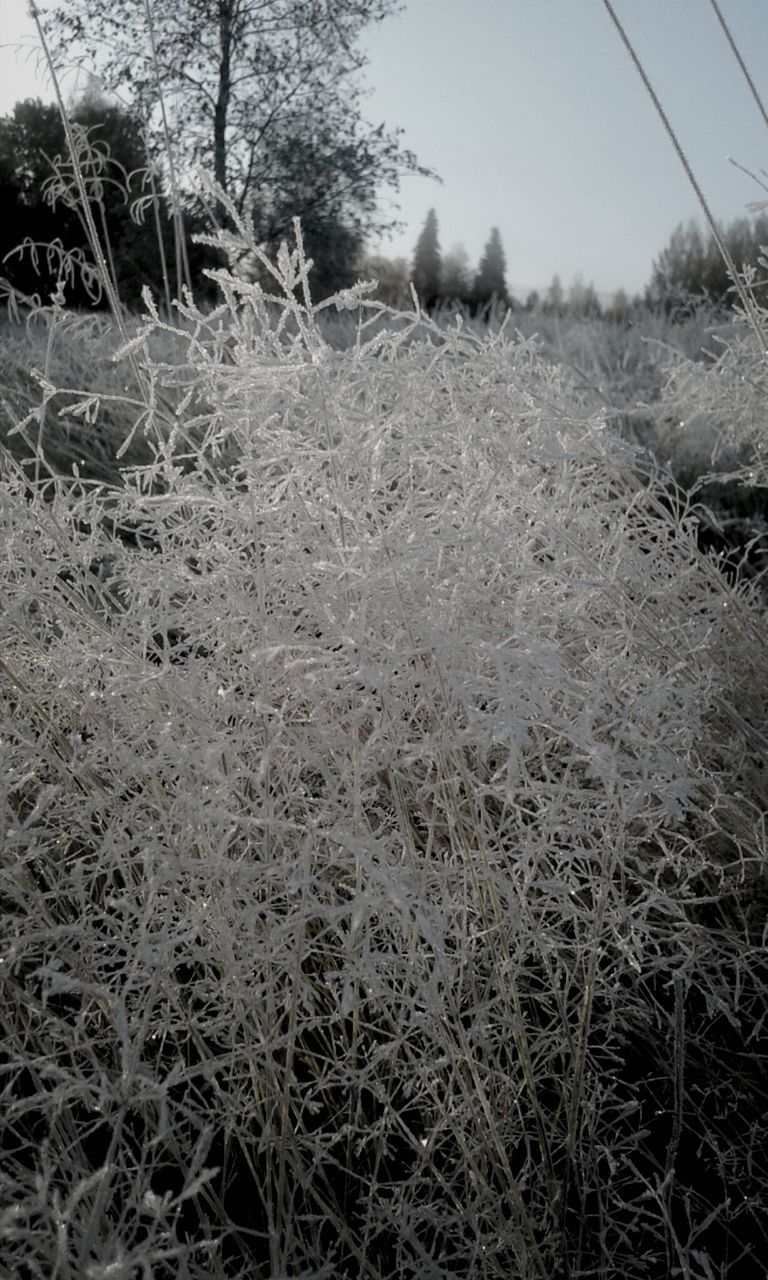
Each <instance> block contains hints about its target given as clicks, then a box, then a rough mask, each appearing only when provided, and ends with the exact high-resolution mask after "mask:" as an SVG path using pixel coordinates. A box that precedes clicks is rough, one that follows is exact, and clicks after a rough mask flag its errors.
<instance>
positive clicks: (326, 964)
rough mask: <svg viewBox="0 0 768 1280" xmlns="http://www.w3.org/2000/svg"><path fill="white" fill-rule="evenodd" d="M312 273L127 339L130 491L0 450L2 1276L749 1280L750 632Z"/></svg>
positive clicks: (545, 407)
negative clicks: (691, 1176) (337, 335)
mask: <svg viewBox="0 0 768 1280" xmlns="http://www.w3.org/2000/svg"><path fill="white" fill-rule="evenodd" d="M241 234H242V235H245V234H246V232H245V228H241ZM229 244H230V248H232V247H233V242H232V241H231V240H230V242H229ZM222 247H226V245H223V246H222ZM238 249H242V250H243V252H251V253H253V254H258V246H257V245H253V244H247V243H246V244H245V245H244V246H238ZM265 265H268V264H265ZM308 271H309V264H308V263H307V262H306V261H305V259H304V257H303V254H302V251H301V243H300V240H299V242H298V245H297V248H296V250H294V251H292V252H289V250H288V249H287V248H284V249H283V251H282V253H281V255H280V258H279V261H278V264H277V267H275V268H274V273H275V277H276V282H277V283H279V285H280V286H281V288H282V291H283V302H282V304H281V306H280V307H279V309H278V312H277V315H275V313H274V303H273V302H269V301H268V300H267V299H266V298H265V296H264V294H263V292H262V291H261V289H260V288H259V287H258V286H256V285H253V284H249V283H248V282H246V281H244V280H242V279H238V278H236V277H235V276H234V275H231V274H230V273H228V272H226V271H223V270H222V271H220V272H219V273H218V281H219V285H220V288H221V296H222V302H221V306H220V307H219V308H218V309H215V310H214V311H213V312H212V313H210V314H203V313H202V312H201V311H199V310H198V309H197V308H196V306H195V304H194V302H193V300H192V299H191V298H190V297H187V298H186V299H185V300H184V301H183V302H182V303H181V304H180V305H179V307H178V316H179V319H178V323H177V324H175V325H172V324H170V323H169V321H167V320H166V319H163V318H161V316H160V315H159V313H158V312H157V311H156V310H154V308H153V306H152V304H151V300H150V299H149V298H148V299H147V303H148V311H147V315H146V318H145V321H144V323H143V324H142V325H141V326H140V327H139V329H138V330H137V331H136V332H135V333H134V334H133V335H132V337H131V341H130V344H129V346H128V347H124V349H123V355H122V359H123V360H128V358H129V356H130V359H131V360H132V361H133V367H134V368H136V369H138V372H139V376H140V380H141V383H142V385H143V386H144V388H145V389H146V390H147V397H146V400H145V401H144V402H143V404H142V405H138V406H136V409H135V421H134V423H133V424H132V425H131V427H130V429H129V431H128V433H127V439H131V438H133V439H140V440H141V441H142V448H143V449H144V450H145V451H146V454H147V457H146V458H145V459H143V460H141V461H139V462H136V463H132V464H131V465H127V466H124V469H123V472H122V476H121V480H120V482H119V483H114V484H109V483H107V482H102V483H100V484H98V485H92V484H91V485H89V484H87V483H85V482H83V481H82V480H78V479H77V478H74V479H67V478H64V477H62V476H61V475H54V476H46V475H44V474H42V473H41V474H40V475H39V476H38V477H37V479H35V477H34V476H30V475H29V474H27V473H25V471H24V470H23V469H22V468H21V467H20V466H19V464H18V462H16V461H15V460H14V459H13V458H12V457H11V456H10V454H8V453H7V452H3V454H2V483H1V486H0V522H1V524H2V529H1V531H0V537H1V538H2V542H3V546H4V549H5V555H4V557H3V559H2V563H1V565H0V581H1V584H2V585H1V588H0V589H1V590H2V598H3V601H4V608H3V616H2V633H1V636H0V758H1V761H2V768H1V769H0V779H2V781H1V782H0V848H1V849H2V867H1V869H0V876H1V877H2V878H1V879H0V894H1V898H0V902H1V905H2V912H3V928H2V938H3V950H2V955H1V956H0V983H1V984H2V1000H1V1001H0V1020H1V1026H2V1042H3V1050H2V1054H3V1056H2V1081H3V1087H4V1092H5V1102H6V1105H5V1107H4V1109H3V1111H2V1112H0V1129H1V1130H2V1138H1V1141H2V1147H3V1151H4V1153H5V1154H4V1160H3V1162H2V1166H1V1167H0V1186H2V1201H1V1202H0V1254H1V1255H2V1257H3V1260H4V1265H6V1266H8V1267H9V1268H10V1271H11V1274H19V1275H26V1274H28V1275H30V1276H41V1277H42V1276H52V1275H56V1276H58V1277H60V1278H61V1280H70V1278H71V1280H81V1278H82V1277H91V1278H93V1280H96V1278H97V1277H104V1280H106V1278H107V1277H108V1276H109V1277H113V1276H122V1277H129V1276H130V1277H133V1276H137V1277H138V1276H150V1275H151V1276H153V1277H161V1276H162V1277H165V1276H188V1277H195V1278H199V1280H203V1278H205V1280H210V1278H211V1277H214V1278H215V1277H224V1276H242V1277H248V1278H249V1280H250V1278H252V1277H259V1276H263V1277H271V1278H272V1280H278V1277H288V1276H291V1277H298V1276H301V1277H304V1278H305V1280H309V1277H317V1278H318V1280H319V1278H320V1277H326V1276H327V1277H343V1276H349V1277H353V1276H354V1277H371V1278H373V1277H385V1276H386V1277H397V1278H398V1280H401V1278H402V1280H405V1278H406V1277H414V1280H415V1278H416V1277H419V1278H422V1277H423V1278H430V1280H432V1278H434V1280H438V1278H440V1280H442V1278H443V1277H449V1276H461V1277H487V1278H489V1280H490V1278H496V1277H498V1278H499V1280H501V1278H502V1277H503V1280H507V1278H508V1277H510V1276H515V1277H521V1278H524V1277H531V1278H533V1277H537V1278H541V1277H554V1276H556V1275H561V1274H570V1275H571V1276H574V1277H577V1276H584V1277H586V1276H587V1275H594V1274H600V1275H602V1276H606V1277H614V1276H615V1277H619V1276H621V1277H638V1278H639V1277H641V1276H648V1275H661V1274H664V1275H666V1274H670V1275H671V1274H675V1273H676V1272H675V1269H678V1271H679V1273H680V1274H684V1275H690V1276H693V1275H706V1274H708V1272H707V1267H709V1268H710V1272H711V1271H712V1267H713V1266H720V1267H721V1274H723V1275H724V1276H727V1275H732V1276H734V1277H736V1276H742V1275H745V1274H747V1271H746V1270H745V1267H748V1265H749V1263H748V1261H745V1258H744V1257H743V1256H742V1254H743V1248H744V1247H745V1246H744V1241H745V1240H746V1241H747V1242H749V1241H750V1239H754V1233H755V1231H756V1227H755V1224H756V1223H758V1222H759V1221H760V1214H761V1212H762V1207H763V1206H762V1203H761V1200H760V1197H761V1196H762V1195H763V1194H764V1181H765V1172H766V1171H765V1167H764V1166H765V1159H764V1152H765V1150H766V1146H765V1138H766V1135H765V1132H764V1114H765V1111H764V1106H763V1105H762V1103H761V1098H760V1088H761V1086H760V1083H759V1080H758V1079H757V1076H756V1075H755V1073H754V1072H753V1070H752V1067H751V1064H750V1062H749V1060H748V1056H747V1053H746V1050H745V1054H744V1058H743V1060H741V1059H739V1060H738V1062H737V1060H736V1054H735V1053H734V1044H737V1043H741V1041H744V1043H745V1044H746V1043H747V1041H748V1031H747V1030H744V1029H743V1028H744V1026H745V1024H746V1023H748V1022H749V1020H750V1019H756V1018H757V1012H756V1011H757V1010H758V1009H759V1007H760V1002H761V1001H762V1000H764V995H765V972H764V956H763V953H762V950H761V946H762V939H761V930H762V921H763V916H764V911H763V909H762V907H761V905H760V904H761V902H762V903H763V904H764V903H765V901H766V894H765V882H764V867H765V832H764V824H763V822H762V814H763V810H764V804H765V785H764V782H763V779H762V774H761V771H760V764H761V760H762V757H763V755H764V749H765V741H764V738H763V736H762V725H763V723H764V719H765V702H766V696H765V693H766V691H765V676H764V672H765V639H764V631H763V627H762V619H761V617H760V614H759V610H758V605H757V602H756V601H755V599H754V598H753V597H752V596H751V595H750V594H749V593H748V591H747V590H746V589H741V590H740V591H739V592H736V591H735V590H733V589H732V588H730V587H729V586H728V584H727V583H726V582H724V581H723V579H722V578H721V576H720V575H719V574H718V573H717V571H716V569H715V568H714V567H713V566H712V565H711V564H710V563H709V562H708V561H707V560H706V559H705V558H704V557H702V556H701V555H700V554H699V552H698V550H697V548H696V545H695V540H694V537H693V531H692V522H691V520H690V518H689V515H688V513H687V512H686V510H685V508H684V507H681V508H680V509H676V510H674V511H673V512H672V513H671V514H670V510H669V502H668V499H667V497H666V495H665V491H664V488H663V486H662V484H661V482H660V480H659V478H658V475H657V474H656V473H655V472H654V471H653V470H648V469H647V468H646V472H645V475H644V478H643V477H642V468H643V465H644V464H643V463H642V461H641V459H640V457H639V455H638V454H637V453H636V451H635V450H633V448H631V447H630V446H629V445H628V444H626V443H623V442H622V441H621V440H620V439H619V437H618V436H617V435H615V434H614V433H612V432H611V431H610V430H609V429H608V428H607V427H606V424H605V420H604V418H603V416H601V415H597V414H593V413H589V412H587V411H585V410H584V409H583V408H582V407H581V405H580V401H579V397H578V396H577V394H576V392H575V389H574V386H573V382H572V379H571V377H570V376H569V375H568V373H567V372H565V371H564V370H563V369H562V368H558V367H557V366H556V365H554V364H553V363H552V362H551V361H543V360H542V359H541V358H540V357H539V356H538V355H537V351H536V347H535V344H534V343H533V342H532V341H529V340H526V339H523V338H522V337H520V336H517V337H515V336H510V335H508V334H507V333H506V332H505V331H503V330H502V331H501V332H499V333H496V334H495V335H494V334H491V335H487V336H485V337H483V336H481V335H478V334H476V333H472V332H465V331H463V329H462V327H461V325H460V324H459V325H457V326H456V328H455V329H454V330H450V329H445V328H440V327H438V326H437V325H435V324H433V323H432V322H431V321H430V320H429V319H428V318H426V317H424V316H423V315H421V314H420V313H419V312H418V311H417V310H414V311H413V312H412V313H403V314H401V315H400V316H399V317H396V321H397V323H395V324H391V325H383V324H382V317H385V318H386V316H387V315H388V314H389V313H387V312H386V309H384V308H382V307H381V306H380V304H377V303H374V302H371V301H370V300H368V299H367V297H366V289H365V287H364V286H361V287H358V288H356V289H353V290H350V291H347V292H346V293H345V294H344V295H341V296H339V297H337V298H336V299H331V300H330V303H329V304H323V306H322V307H321V308H313V307H312V305H311V301H310V297H309V288H308V284H307V280H308ZM309 278H311V276H310V277H309ZM329 305H330V306H334V305H335V307H337V308H339V309H350V312H351V313H352V314H354V315H355V317H356V320H357V326H358V330H357V339H356V341H355V343H354V344H353V345H352V346H351V347H350V348H349V349H348V350H346V351H343V352H339V351H335V350H334V349H333V348H332V347H331V346H330V345H329V343H328V342H326V341H325V339H324V338H323V336H322V328H321V324H322V316H323V314H324V311H325V310H327V308H328V306H329ZM158 352H160V354H158ZM117 367H118V368H120V367H121V365H120V364H119V363H118V366H117ZM88 390H89V389H88V387H87V386H86V387H84V388H83V395H84V396H87V394H88ZM168 405H171V406H173V412H172V413H169V412H167V408H166V407H167V406H168ZM105 411H106V412H108V410H107V409H106V407H105V405H104V404H103V403H102V402H101V401H100V400H95V401H94V402H93V405H92V411H91V413H90V421H91V429H92V430H93V431H94V433H95V432H97V431H98V430H99V424H100V421H101V417H102V414H103V413H104V412H105ZM49 440H50V436H49V435H47V436H46V439H45V441H44V442H43V445H42V447H43V449H45V447H47V444H48V442H49ZM760 895H762V898H761V897H760ZM750 902H752V905H750ZM723 1027H725V1031H723ZM762 1034H763V1032H762V1031H761V1029H760V1028H759V1027H757V1028H756V1031H755V1035H762ZM739 1037H741V1041H740V1040H739ZM702 1062H704V1066H702ZM753 1077H754V1078H753ZM745 1125H746V1126H747V1128H746V1130H745V1129H744V1126H745ZM745 1132H746V1133H750V1134H751V1136H750V1139H749V1142H747V1141H746V1140H745V1141H744V1142H743V1143H742V1137H743V1134H744V1133H745ZM694 1153H695V1156H696V1165H697V1168H701V1169H703V1170H705V1174H706V1179H705V1181H702V1180H700V1181H699V1182H697V1183H696V1184H695V1185H694V1184H692V1183H691V1182H690V1181H688V1182H686V1180H685V1179H686V1173H685V1169H686V1167H690V1164H691V1158H692V1156H693V1154H694ZM706 1180H708V1181H706ZM702 1188H704V1189H702ZM732 1195H734V1196H735V1197H736V1198H738V1201H739V1202H738V1204H733V1203H732V1204H731V1206H730V1208H728V1209H726V1208H724V1206H723V1204H722V1203H721V1201H723V1200H724V1199H725V1197H726V1196H732ZM742 1196H743V1197H744V1199H743V1201H742V1200H741V1197H742ZM722 1220H725V1223H726V1225H725V1227H724V1229H723V1231H722V1232H720V1223H721V1221H722ZM718 1232H719V1234H718ZM750 1232H752V1236H751V1237H750V1235H749V1233H750ZM724 1241H725V1243H724ZM694 1267H698V1270H694Z"/></svg>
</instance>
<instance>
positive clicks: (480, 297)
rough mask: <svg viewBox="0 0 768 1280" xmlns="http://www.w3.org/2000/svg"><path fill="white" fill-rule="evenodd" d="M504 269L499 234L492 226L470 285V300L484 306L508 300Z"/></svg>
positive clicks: (504, 264) (504, 261)
mask: <svg viewBox="0 0 768 1280" xmlns="http://www.w3.org/2000/svg"><path fill="white" fill-rule="evenodd" d="M506 270H507V264H506V259H505V257H504V250H503V248H502V245H501V236H500V235H499V231H498V228H497V227H493V228H492V230H491V234H490V236H489V238H488V243H487V244H486V246H485V249H484V250H483V255H482V257H481V259H480V266H479V267H478V269H477V275H476V276H475V279H474V283H473V285H472V300H473V302H474V303H475V306H478V307H485V306H489V305H490V304H492V303H494V302H497V303H502V304H504V303H507V302H508V298H507V283H506V280H505V274H506Z"/></svg>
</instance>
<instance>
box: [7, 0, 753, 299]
mask: <svg viewBox="0 0 768 1280" xmlns="http://www.w3.org/2000/svg"><path fill="white" fill-rule="evenodd" d="M720 7H721V9H722V11H723V13H724V15H725V17H726V20H727V21H728V22H729V23H730V24H731V27H732V30H733V34H734V36H735V38H736V40H737V43H738V44H739V47H740V49H741V52H742V55H743V56H744V58H745V60H746V61H747V64H748V66H749V68H750V71H751V73H752V75H753V77H754V79H755V81H756V83H757V85H758V88H759V89H760V90H761V92H762V93H763V94H764V95H765V97H766V100H768V3H766V0H720ZM615 8H616V10H617V12H618V13H619V16H620V17H621V18H622V20H623V21H624V22H625V23H626V26H627V29H628V32H629V35H630V37H631V39H632V40H633V42H634V43H635V46H636V49H637V51H638V53H639V55H640V57H641V58H642V60H643V61H644V63H645V65H646V70H647V71H648V73H649V74H650V76H651V78H652V80H653V81H654V84H655V87H656V90H657V92H658V94H659V96H660V97H661V99H662V101H663V103H664V106H665V108H666V110H667V113H668V115H669V116H670V118H671V120H672V123H673V125H674V127H675V128H676V130H677V132H678V136H679V138H680V141H681V143H682V144H683V146H684V148H685V149H686V151H687V153H688V156H689V159H690V160H691V163H692V164H693V167H694V169H695V172H696V174H697V176H698V179H699V181H700V183H701V185H702V187H703V188H704V191H705V194H706V195H707V197H708V199H709V200H710V203H711V206H712V208H713V211H714V213H715V215H716V216H717V217H720V218H722V219H725V220H730V219H732V218H735V217H739V216H741V215H742V214H743V213H744V210H745V205H746V204H747V202H748V201H750V200H756V199H759V198H760V197H761V195H762V194H763V193H762V192H761V190H760V189H759V188H758V187H757V186H755V184H754V183H753V182H752V181H751V180H750V179H749V178H747V177H746V176H745V175H744V174H742V173H740V172H738V171H737V170H736V169H735V168H734V167H733V166H732V165H731V164H730V163H729V160H728V157H729V156H732V157H734V158H735V159H736V160H738V161H739V162H740V163H742V164H744V165H746V166H747V167H748V168H750V169H752V170H754V171H758V170H760V169H761V167H762V166H763V165H764V164H765V162H766V158H768V129H766V126H765V124H764V123H763V121H762V119H761V117H760V115H759V113H758V111H757V108H756V107H755V105H754V103H753V101H752V98H751V96H750V94H749V91H748V89H747V86H746V84H745V82H744V80H743V78H742V76H741V73H740V71H739V70H738V67H737V66H736V63H735V61H734V59H733V56H732V54H731V52H730V50H729V48H728V46H727V44H726V42H725V39H724V37H723V35H722V32H721V30H720V28H719V26H718V23H717V20H716V17H715V14H714V12H713V10H712V8H711V6H710V4H709V0H615ZM24 10H25V4H24V0H0V42H2V43H3V44H6V43H11V44H12V43H14V42H15V41H18V40H19V39H20V38H22V37H23V36H24V34H25V32H27V31H28V30H29V24H28V22H27V20H26V19H25V17H24ZM365 47H366V49H367V52H368V54H369V57H370V64H369V68H368V71H367V75H366V79H367V83H368V85H369V86H370V89H371V91H372V92H371V97H370V99H369V100H368V102H367V115H368V117H369V119H371V120H372V122H373V123H374V124H378V123H379V122H380V121H382V120H383V121H385V122H386V124H387V125H388V126H390V127H394V126H399V127H400V128H402V129H403V130H404V137H403V142H404V144H405V145H406V146H408V147H410V148H411V149H412V150H413V151H415V152H416V154H417V155H418V157H419V159H420V160H421V161H422V162H423V163H424V164H426V165H429V166H431V167H432V168H434V169H436V170H437V172H438V173H440V175H441V176H442V178H443V185H442V186H439V185H438V184H436V183H434V182H429V181H427V180H425V179H422V178H413V177H409V178H407V179H405V181H404V183H403V185H402V188H401V192H400V196H399V197H398V203H399V204H400V206H401V212H400V217H401V218H402V219H403V221H404V222H405V223H406V224H407V229H406V231H405V232H404V233H403V234H402V235H399V236H397V237H396V238H395V239H393V240H391V241H389V242H388V243H386V244H385V245H382V246H381V250H382V251H383V252H385V253H387V254H388V255H389V256H393V257H394V256H398V255H403V256H407V255H410V253H411V252H412V250H413V246H414V243H415V240H416V237H417V236H418V233H419V230H420V229H421V226H422V225H423V222H424V218H425V217H426V214H427V210H428V209H429V208H430V207H432V206H434V208H435V209H436V211H437V215H438V222H439V227H440V237H441V242H442V246H443V248H444V249H446V250H447V249H449V248H450V247H451V246H452V245H453V244H454V243H455V242H459V241H460V242H463V243H464V245H465V247H466V249H467V250H468V252H469V254H470V257H471V259H472V261H473V263H474V262H475V261H476V260H477V258H478V257H479V254H480V252H481V250H482V247H483V244H484V242H485V240H486V239H487V236H488V232H489V230H490V228H491V227H492V226H494V225H495V226H498V227H499V230H500V232H501V236H502V241H503V244H504V247H505V250H506V255H507V264H508V281H509V284H510V286H511V287H512V289H513V290H517V291H518V292H520V293H523V292H525V291H526V290H527V289H529V288H533V287H536V286H538V287H546V285H547V284H548V283H549V281H550V280H551V278H552V276H553V274H554V273H555V272H558V273H559V274H560V276H561V278H562V280H563V282H564V283H565V284H568V283H569V282H570V281H571V280H572V279H573V277H574V276H575V275H576V273H580V274H581V276H582V277H583V279H584V281H585V282H589V281H590V280H591V281H594V283H595V285H596V287H597V288H598V289H599V290H600V291H603V292H607V291H610V290H613V289H616V288H618V287H619V286H620V285H623V286H624V287H626V288H627V289H628V290H630V291H635V290H640V289H642V288H643V286H644V285H645V283H646V282H647V280H648V278H649V274H650V269H651V264H652V261H653V258H654V257H655V255H656V254H657V253H658V252H659V250H660V249H661V248H662V247H663V246H664V244H665V243H666V241H667V240H668V238H669V235H670V233H671V232H672V230H673V228H674V226H675V225H676V223H678V222H680V221H685V220H687V219H688V218H690V217H695V216H696V215H697V206H696V201H695V198H694V196H693V193H692V192H691V190H690V187H689V186H688V183H687V179H686V178H685V175H684V174H683V172H682V170H681V168H680V166H679V162H678V161H677V158H676V157H675V155H674V153H673V151H672V148H671V146H670V143H669V141H668V139H667V138H666V136H665V134H664V131H663V128H662V125H661V123H660V121H659V120H658V119H657V117H656V115H655V113H654V111H653V108H652V105H651V103H650V101H649V100H648V98H647V96H646V94H645V91H644V90H643V88H642V85H641V84H640V81H639V79H638V77H637V73H636V72H635V70H634V68H633V67H632V65H631V64H630V62H629V60H628V58H627V55H626V53H625V51H624V49H623V47H622V45H621V43H620V41H619V37H618V35H617V33H616V31H615V29H614V28H613V26H612V24H611V22H610V20H609V18H608V14H607V12H606V10H605V8H604V6H603V4H602V2H601V0H407V3H406V5H405V9H404V12H403V13H402V14H400V15H399V16H395V17H391V18H389V19H387V20H385V22H383V23H382V24H380V25H378V26H376V27H373V28H371V29H370V30H369V32H368V33H367V35H366V38H365ZM39 92H43V96H47V95H46V94H45V92H44V90H41V88H40V86H39V84H36V83H35V79H34V59H30V58H29V57H27V58H26V59H25V58H23V57H22V58H18V57H17V55H16V54H15V52H14V51H13V50H8V49H7V48H4V49H0V111H2V112H5V111H8V110H9V109H10V108H11V107H12V105H13V102H15V101H16V100H17V99H18V98H20V97H25V96H29V95H31V94H35V93H39ZM766 167H768V166H766Z"/></svg>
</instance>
